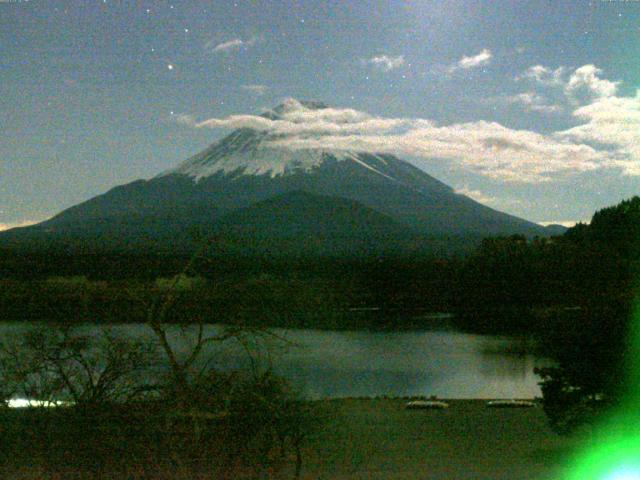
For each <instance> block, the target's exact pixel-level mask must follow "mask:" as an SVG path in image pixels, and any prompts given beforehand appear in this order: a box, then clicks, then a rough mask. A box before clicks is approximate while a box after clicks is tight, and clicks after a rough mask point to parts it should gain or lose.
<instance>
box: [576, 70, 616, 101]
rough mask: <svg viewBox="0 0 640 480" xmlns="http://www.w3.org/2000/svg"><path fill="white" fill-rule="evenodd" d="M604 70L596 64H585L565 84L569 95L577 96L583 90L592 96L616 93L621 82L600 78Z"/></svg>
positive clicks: (606, 95)
mask: <svg viewBox="0 0 640 480" xmlns="http://www.w3.org/2000/svg"><path fill="white" fill-rule="evenodd" d="M601 73H602V70H600V69H599V68H596V66H595V65H583V66H582V67H580V68H578V69H576V71H575V72H573V73H572V74H571V77H569V81H568V82H567V84H566V85H565V92H566V93H567V95H570V96H576V95H579V94H580V93H581V92H583V93H586V94H587V95H589V96H591V97H596V98H598V97H611V96H613V95H615V94H616V92H617V90H618V85H619V84H620V82H612V81H610V80H606V79H603V78H600V77H599V75H600V74H601Z"/></svg>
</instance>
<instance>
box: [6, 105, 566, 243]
mask: <svg viewBox="0 0 640 480" xmlns="http://www.w3.org/2000/svg"><path fill="white" fill-rule="evenodd" d="M287 108H291V107H290V105H289V104H288V103H285V104H283V105H280V106H278V107H276V108H274V109H273V110H271V111H268V112H266V113H264V114H262V118H265V119H267V120H278V119H281V118H282V117H283V115H285V114H286V113H287ZM297 108H302V109H303V110H304V111H307V112H314V111H318V110H322V109H325V108H328V107H327V106H326V105H324V104H321V103H318V102H297ZM281 138H282V134H281V133H274V132H271V131H269V130H262V129H257V128H240V129H237V130H235V131H233V132H232V133H230V134H229V135H228V136H226V137H224V138H222V139H221V140H220V141H218V142H216V143H214V144H213V145H211V146H210V147H208V148H207V149H205V150H204V151H202V152H200V153H198V154H197V155H195V156H193V157H191V158H189V159H187V160H186V161H184V162H183V163H181V164H179V165H178V166H177V167H175V168H173V169H170V170H167V171H165V172H162V173H160V174H159V175H157V176H155V177H153V178H151V179H149V180H137V181H134V182H132V183H129V184H126V185H121V186H117V187H115V188H113V189H111V190H109V191H108V192H106V193H104V194H102V195H98V196H96V197H94V198H91V199H90V200H87V201H85V202H83V203H80V204H78V205H76V206H73V207H71V208H69V209H67V210H64V211H62V212H61V213H59V214H57V215H56V216H54V217H52V218H51V219H49V220H47V221H44V222H42V223H40V224H37V225H34V226H30V227H24V228H16V229H13V230H9V231H7V232H3V233H2V234H0V246H2V245H4V246H22V247H27V248H31V247H34V248H35V247H42V246H44V245H46V246H48V247H52V248H53V247H58V248H65V249H69V248H71V249H81V250H82V251H91V250H96V249H98V250H104V249H107V250H121V249H125V250H139V249H145V250H149V249H151V250H157V251H190V250H193V249H194V248H196V244H197V241H196V240H195V239H194V238H195V237H202V235H205V236H214V237H216V238H219V239H223V240H224V241H223V242H222V243H224V244H225V245H227V247H228V248H229V249H231V250H232V251H237V252H265V251H267V252H271V253H281V254H287V252H302V251H304V252H316V253H324V254H342V253H348V254H360V253H372V252H380V251H385V250H403V251H411V250H416V249H422V248H427V249H428V248H431V247H433V245H436V244H437V245H440V247H442V245H445V244H446V243H447V242H450V241H452V239H456V241H460V239H468V241H469V242H471V243H474V242H477V241H478V239H480V238H482V237H487V236H495V235H510V234H524V235H526V236H529V237H531V236H535V235H538V236H548V235H549V234H550V233H558V232H555V231H550V230H549V229H546V228H544V227H542V226H540V225H537V224H535V223H532V222H529V221H526V220H523V219H521V218H518V217H515V216H512V215H508V214H506V213H503V212H499V211H496V210H494V209H491V208H489V207H486V206H484V205H482V204H480V203H478V202H476V201H474V200H472V199H471V198H469V197H466V196H464V195H461V194H457V193H455V191H454V190H453V189H452V188H451V187H449V186H447V185H445V184H444V183H442V182H440V181H438V180H436V179H435V178H433V177H431V176H430V175H428V174H427V173H425V172H424V171H422V170H420V169H419V168H417V167H415V166H413V165H411V164H410V163H408V162H406V161H404V160H401V159H399V158H397V157H396V156H394V155H390V154H374V153H367V152H360V151H344V150H335V149H331V148H289V147H287V146H284V144H283V143H282V142H280V143H279V142H277V140H279V139H281ZM221 241H222V240H221ZM465 241H466V240H465ZM463 243H464V242H463ZM440 247H439V248H440Z"/></svg>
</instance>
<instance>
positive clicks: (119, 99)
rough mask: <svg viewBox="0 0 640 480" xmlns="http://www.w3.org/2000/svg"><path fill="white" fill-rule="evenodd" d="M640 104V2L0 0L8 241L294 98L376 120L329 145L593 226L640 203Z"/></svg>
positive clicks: (530, 212)
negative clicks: (637, 197)
mask: <svg viewBox="0 0 640 480" xmlns="http://www.w3.org/2000/svg"><path fill="white" fill-rule="evenodd" d="M639 89H640V1H629V0H627V1H592V2H589V1H557V0H553V1H542V0H536V1H531V2H527V1H518V2H512V1H508V2H507V1H485V2H475V1H463V0H440V1H415V2H409V1H407V2H400V1H393V2H392V1H387V2H356V1H353V2H351V1H346V0H340V1H334V2H321V1H312V0H309V1H301V2H292V1H273V2H261V1H256V2H244V1H237V2H226V1H214V2H196V1H189V2H186V1H185V2H178V1H175V2H164V1H163V2H150V1H148V2H144V1H140V2H133V1H131V2H115V1H112V0H106V1H82V2H81V1H77V2H58V1H42V2H39V1H29V2H27V1H7V0H0V107H1V108H0V129H1V135H0V229H3V228H8V227H9V226H13V225H19V224H25V223H28V222H34V221H41V220H44V219H46V218H48V217H50V216H52V215H54V214H55V213H57V212H59V211H60V210H62V209H64V208H67V207H70V206H72V205H74V204H76V203H79V202H81V201H83V200H86V199H88V198H90V197H93V196H95V195H98V194H100V193H104V192H105V191H107V190H108V189H110V188H112V187H114V186H116V185H119V184H122V183H126V182H130V181H133V180H135V179H138V178H150V177H152V176H154V175H156V174H158V173H159V172H161V171H163V170H166V169H168V168H171V167H173V166H175V165H176V164H177V163H179V162H180V161H182V160H184V159H186V158H187V157H189V156H191V155H193V154H195V153H197V152H198V151H200V150H202V149H203V148H204V147H206V146H207V145H209V144H210V143H212V142H213V141H215V140H216V139H218V138H220V137H221V136H222V135H224V134H226V133H228V132H229V128H230V127H231V126H234V125H235V126H237V125H238V122H239V121H240V120H238V117H231V118H229V117H230V116H234V115H256V114H259V113H260V112H262V111H264V110H265V109H268V108H271V107H274V106H276V105H278V104H280V103H282V102H283V101H284V100H285V99H287V98H297V99H303V100H317V101H322V102H325V103H326V104H328V105H330V106H332V107H333V108H334V109H335V111H334V113H335V114H336V115H334V116H333V117H332V119H334V120H335V119H340V118H342V117H341V113H340V112H342V113H344V115H346V117H349V118H358V119H362V118H365V119H367V120H369V122H368V123H367V125H366V128H365V127H363V128H357V129H356V128H350V129H347V130H348V133H338V134H335V133H334V134H331V135H326V132H324V130H323V132H324V133H322V132H319V133H318V134H321V135H323V136H325V137H326V138H322V141H326V142H327V144H330V145H333V146H337V147H339V148H349V149H354V148H356V147H357V148H360V149H364V150H371V151H376V150H380V149H382V150H384V151H388V152H393V153H397V154H398V155H399V156H400V157H402V158H405V159H407V160H409V161H411V162H412V163H414V164H415V165H417V166H419V167H420V168H423V169H424V170H425V171H426V172H427V173H429V174H431V175H433V176H435V177H436V178H438V179H440V180H442V181H444V182H445V183H447V184H449V185H451V186H452V187H454V188H455V189H456V190H458V191H459V192H462V193H465V194H467V195H470V196H472V197H473V198H475V199H477V200H479V201H481V202H483V203H485V204H487V205H489V206H491V207H494V208H496V209H499V210H502V211H506V212H509V213H512V214H515V215H518V216H521V217H524V218H526V219H529V220H533V221H537V222H575V221H580V220H588V219H589V218H590V216H591V214H592V213H593V212H594V211H595V210H596V209H598V208H602V207H604V206H607V205H611V204H613V203H616V202H618V201H620V200H621V199H623V198H627V197H629V196H632V195H634V194H640V93H639ZM347 109H348V110H347ZM365 113H366V114H368V115H364V114H365ZM344 115H343V116H344ZM346 117H345V118H346ZM240 118H241V120H242V121H247V122H250V121H252V117H240ZM209 119H219V121H214V122H208V123H207V122H206V121H207V120H209ZM316 120H317V119H314V121H316ZM385 120H389V121H387V122H385ZM340 121H342V120H340ZM345 121H349V120H345ZM240 123H241V122H240ZM390 124H391V125H393V127H392V128H390V127H389V125H390ZM212 125H213V126H215V128H207V127H210V126H212ZM314 125H316V126H317V122H316V124H314ZM274 128H275V127H274ZM278 128H280V127H278ZM354 131H355V133H354ZM289 140H290V141H291V144H292V146H295V147H296V148H303V147H305V146H309V145H310V144H309V145H307V144H305V142H308V141H309V137H307V136H305V137H299V136H297V137H290V138H289ZM315 140H317V138H316V139H315Z"/></svg>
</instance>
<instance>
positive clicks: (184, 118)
mask: <svg viewBox="0 0 640 480" xmlns="http://www.w3.org/2000/svg"><path fill="white" fill-rule="evenodd" d="M171 119H172V120H174V121H175V122H176V123H179V124H180V125H187V126H189V127H195V126H196V124H197V123H198V122H197V121H196V119H195V118H194V116H193V115H189V114H186V113H180V114H178V115H172V116H171Z"/></svg>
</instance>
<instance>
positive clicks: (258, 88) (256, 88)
mask: <svg viewBox="0 0 640 480" xmlns="http://www.w3.org/2000/svg"><path fill="white" fill-rule="evenodd" d="M240 88H242V89H243V90H246V91H247V92H251V93H254V94H256V95H264V94H265V93H266V92H267V90H268V89H269V87H267V86H266V85H242V86H241V87H240Z"/></svg>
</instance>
